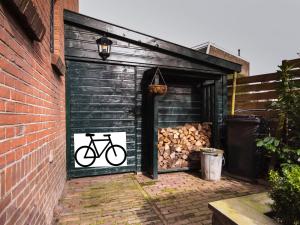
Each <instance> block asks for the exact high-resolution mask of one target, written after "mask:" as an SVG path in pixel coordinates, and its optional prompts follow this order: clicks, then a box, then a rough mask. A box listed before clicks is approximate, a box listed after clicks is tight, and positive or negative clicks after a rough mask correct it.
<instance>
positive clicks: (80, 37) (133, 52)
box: [65, 24, 222, 76]
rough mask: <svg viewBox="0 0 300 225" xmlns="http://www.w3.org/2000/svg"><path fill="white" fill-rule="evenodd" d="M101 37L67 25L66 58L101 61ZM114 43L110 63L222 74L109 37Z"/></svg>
mask: <svg viewBox="0 0 300 225" xmlns="http://www.w3.org/2000/svg"><path fill="white" fill-rule="evenodd" d="M100 37H101V35H99V34H97V33H95V32H93V31H88V30H86V29H83V28H80V27H76V26H73V25H68V24H65V55H66V57H67V58H68V57H72V56H75V57H79V58H87V59H97V60H100V59H99V54H98V49H97V45H96V40H97V39H98V38H100ZM109 38H110V39H111V40H112V41H113V44H112V48H111V49H112V52H111V55H110V57H109V58H108V61H109V62H124V63H134V64H141V65H156V66H158V65H159V66H167V67H174V68H184V69H193V70H199V71H202V72H206V73H212V74H211V76H213V73H215V74H221V73H222V70H221V69H219V68H217V67H211V66H209V65H206V64H199V63H196V62H192V60H191V61H190V60H185V59H181V58H178V57H176V56H173V55H169V54H168V55H167V54H164V53H161V52H157V51H153V50H152V49H148V48H146V47H143V46H138V45H135V44H130V43H128V42H125V41H123V40H119V39H116V38H113V37H109Z"/></svg>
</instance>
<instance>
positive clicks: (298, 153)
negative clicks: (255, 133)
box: [256, 136, 300, 165]
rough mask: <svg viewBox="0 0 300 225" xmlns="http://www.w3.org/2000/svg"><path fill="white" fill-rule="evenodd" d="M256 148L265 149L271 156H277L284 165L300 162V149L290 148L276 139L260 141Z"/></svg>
mask: <svg viewBox="0 0 300 225" xmlns="http://www.w3.org/2000/svg"><path fill="white" fill-rule="evenodd" d="M256 146H257V147H263V148H264V150H265V151H266V152H267V153H268V154H269V155H270V156H272V155H275V156H276V157H277V158H278V159H279V160H280V162H282V165H285V164H291V163H297V162H299V158H300V148H299V147H298V148H297V147H291V146H288V145H286V144H284V143H283V142H282V141H280V140H279V139H277V138H275V137H271V136H268V137H265V138H262V139H259V140H258V141H257V142H256Z"/></svg>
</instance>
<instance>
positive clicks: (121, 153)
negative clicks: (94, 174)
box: [105, 145, 127, 166]
mask: <svg viewBox="0 0 300 225" xmlns="http://www.w3.org/2000/svg"><path fill="white" fill-rule="evenodd" d="M114 150H115V151H114ZM126 157H127V153H126V151H125V149H124V148H123V147H122V146H120V145H112V146H110V147H109V148H108V149H107V151H106V153H105V158H106V161H107V162H108V163H109V164H110V165H112V166H120V165H122V164H123V163H124V162H125V160H126Z"/></svg>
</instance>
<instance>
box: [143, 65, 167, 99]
mask: <svg viewBox="0 0 300 225" xmlns="http://www.w3.org/2000/svg"><path fill="white" fill-rule="evenodd" d="M156 76H159V77H161V80H162V81H163V83H164V84H154V79H155V77H156ZM148 90H149V92H150V93H152V94H155V95H164V94H166V93H167V90H168V86H167V84H166V82H165V79H164V77H163V75H162V74H161V72H160V69H159V68H157V69H156V71H155V74H154V76H153V78H152V81H151V84H150V85H149V86H148Z"/></svg>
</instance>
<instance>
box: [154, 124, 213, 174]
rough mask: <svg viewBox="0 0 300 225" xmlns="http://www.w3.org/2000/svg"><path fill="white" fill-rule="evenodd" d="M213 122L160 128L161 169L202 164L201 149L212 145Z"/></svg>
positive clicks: (159, 159)
mask: <svg viewBox="0 0 300 225" xmlns="http://www.w3.org/2000/svg"><path fill="white" fill-rule="evenodd" d="M210 138H211V123H208V122H205V123H202V124H200V123H195V124H185V125H184V126H178V127H175V128H170V127H168V128H159V129H158V167H159V169H170V168H183V167H191V164H193V161H194V163H195V161H196V163H197V164H199V165H200V160H199V157H200V154H199V150H200V149H201V148H203V147H210Z"/></svg>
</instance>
